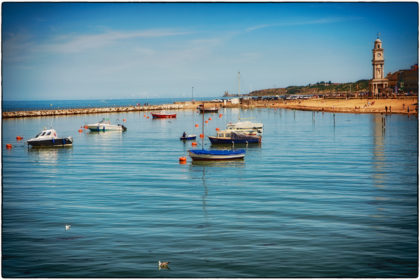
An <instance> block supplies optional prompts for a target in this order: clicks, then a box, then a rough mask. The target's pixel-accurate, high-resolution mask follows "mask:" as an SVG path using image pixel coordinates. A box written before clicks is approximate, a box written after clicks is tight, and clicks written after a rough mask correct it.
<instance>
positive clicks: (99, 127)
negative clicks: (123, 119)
mask: <svg viewBox="0 0 420 280" xmlns="http://www.w3.org/2000/svg"><path fill="white" fill-rule="evenodd" d="M86 127H87V128H88V129H89V130H90V131H111V130H112V131H126V130H127V128H126V127H125V126H124V125H122V124H111V122H110V121H109V120H108V119H105V118H104V119H102V120H101V121H99V122H97V123H93V124H88V125H87V126H86Z"/></svg>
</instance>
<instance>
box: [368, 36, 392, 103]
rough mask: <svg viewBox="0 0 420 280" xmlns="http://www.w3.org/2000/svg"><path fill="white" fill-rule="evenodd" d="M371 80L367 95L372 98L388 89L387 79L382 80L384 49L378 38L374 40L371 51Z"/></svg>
mask: <svg viewBox="0 0 420 280" xmlns="http://www.w3.org/2000/svg"><path fill="white" fill-rule="evenodd" d="M372 55H373V58H372V72H373V75H372V80H370V82H369V93H370V94H371V95H373V96H378V95H383V94H384V93H386V89H387V88H388V79H387V78H384V64H385V59H384V49H383V48H382V41H381V40H380V39H379V37H378V38H377V39H376V40H375V43H374V46H373V50H372Z"/></svg>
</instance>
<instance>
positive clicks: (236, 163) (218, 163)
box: [191, 159, 245, 167]
mask: <svg viewBox="0 0 420 280" xmlns="http://www.w3.org/2000/svg"><path fill="white" fill-rule="evenodd" d="M191 165H193V166H203V167H204V166H214V167H243V166H245V161H244V160H243V159H234V160H198V161H196V160H194V161H192V162H191Z"/></svg>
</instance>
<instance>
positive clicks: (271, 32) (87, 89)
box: [2, 2, 418, 100]
mask: <svg viewBox="0 0 420 280" xmlns="http://www.w3.org/2000/svg"><path fill="white" fill-rule="evenodd" d="M378 32H380V34H381V35H380V38H381V40H382V42H383V47H384V50H385V51H384V54H385V72H386V73H388V72H394V71H396V70H400V69H408V68H409V67H410V66H411V65H413V64H415V63H417V60H418V37H417V36H418V35H417V34H418V6H417V3H416V2H411V3H410V2H406V3H401V2H395V3H356V2H353V3H52V2H50V3H30V2H29V3H17V2H15V3H3V6H2V50H3V56H2V62H3V73H2V74H3V95H2V97H3V100H43V99H108V98H159V97H163V98H165V97H190V96H191V88H192V87H194V96H196V97H205V96H222V95H223V93H224V92H225V91H228V92H229V93H237V92H238V78H237V76H238V75H237V73H238V71H240V72H241V93H247V92H249V91H252V90H257V89H264V88H272V87H286V86H289V85H306V84H309V83H316V82H318V81H332V82H349V81H356V80H359V79H370V78H371V75H372V70H371V69H372V66H371V59H372V48H373V42H374V40H375V39H376V36H377V33H378Z"/></svg>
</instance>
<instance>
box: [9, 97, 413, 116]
mask: <svg viewBox="0 0 420 280" xmlns="http://www.w3.org/2000/svg"><path fill="white" fill-rule="evenodd" d="M199 104H202V102H199V101H196V102H176V103H174V104H162V105H153V106H128V107H106V108H82V109H57V110H36V111H14V112H3V113H2V116H3V118H22V117H43V116H60V115H77V114H101V113H121V112H136V111H156V110H167V111H171V110H194V109H196V108H197V106H198V105H199ZM205 104H206V106H211V107H214V106H218V107H225V108H239V107H240V108H283V109H293V110H305V111H323V112H337V113H388V114H390V113H391V114H417V109H418V99H417V97H406V98H401V99H392V98H387V99H322V98H311V99H298V100H269V101H267V100H244V101H243V102H242V103H241V104H232V103H231V102H227V103H226V104H224V103H215V102H210V101H208V102H205Z"/></svg>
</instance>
